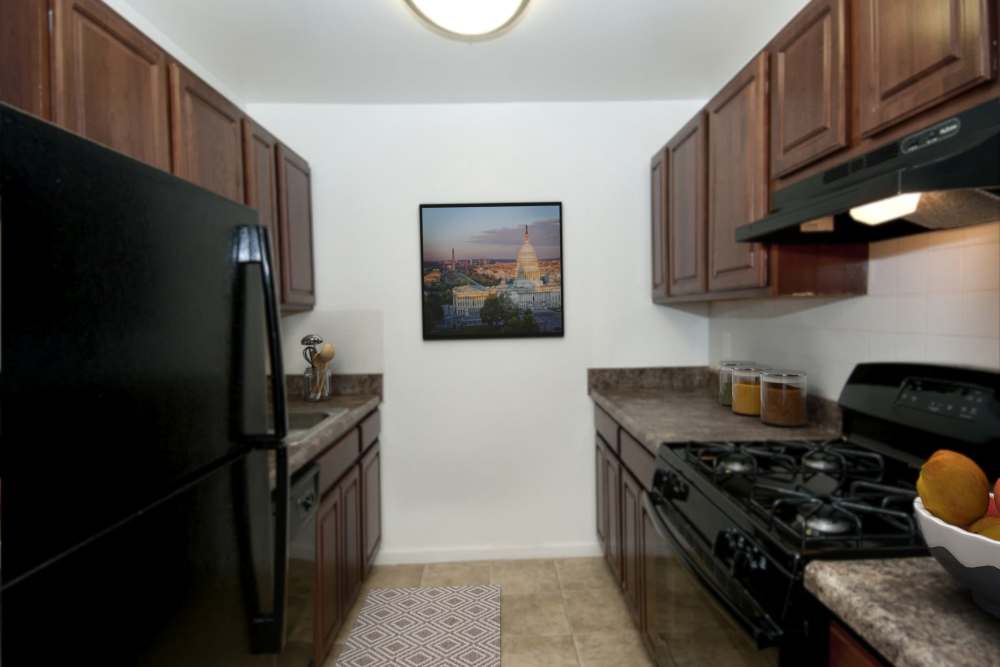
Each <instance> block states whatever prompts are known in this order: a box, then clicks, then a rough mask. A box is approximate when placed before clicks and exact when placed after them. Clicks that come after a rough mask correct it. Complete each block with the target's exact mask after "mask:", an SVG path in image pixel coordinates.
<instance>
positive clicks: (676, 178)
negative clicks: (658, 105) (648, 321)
mask: <svg viewBox="0 0 1000 667" xmlns="http://www.w3.org/2000/svg"><path fill="white" fill-rule="evenodd" d="M706 134H707V131H706V120H705V114H704V113H699V114H698V115H697V116H696V117H695V118H694V119H692V120H691V121H690V122H689V123H688V124H687V125H685V126H684V128H683V129H682V130H681V131H680V132H678V133H677V134H676V135H675V136H674V138H673V139H671V140H670V143H669V144H667V149H668V152H669V156H670V159H669V160H668V162H667V179H668V183H669V187H668V189H667V201H666V209H667V244H668V248H669V249H670V255H669V257H668V261H667V270H668V274H667V275H668V276H669V281H668V282H669V284H668V291H669V292H670V296H681V295H685V294H702V293H703V292H705V290H706V289H707V284H708V283H707V269H706V264H707V262H706V240H705V239H706V231H707V229H708V226H707V225H708V222H707V220H708V218H707V205H708V201H707V196H708V194H707V191H706V189H705V187H706V166H705V158H706V152H707V150H708V142H707V141H706Z"/></svg>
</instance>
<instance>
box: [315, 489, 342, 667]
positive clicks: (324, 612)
mask: <svg viewBox="0 0 1000 667" xmlns="http://www.w3.org/2000/svg"><path fill="white" fill-rule="evenodd" d="M343 544H344V510H343V501H342V498H341V493H340V487H334V488H333V489H331V490H330V491H329V492H327V494H326V495H325V496H324V497H323V501H322V502H321V503H320V506H319V517H318V519H317V522H316V564H317V569H318V570H317V576H316V641H315V643H316V664H317V665H322V664H323V661H324V660H325V659H326V656H327V655H328V654H329V652H330V650H331V649H332V648H333V642H334V640H335V639H336V638H337V632H338V631H339V630H340V625H341V622H342V621H343V614H344V612H343V611H342V608H341V604H340V601H341V598H342V597H343V596H342V595H341V576H339V575H340V572H341V571H342V570H343V563H344V555H343V554H344V550H343Z"/></svg>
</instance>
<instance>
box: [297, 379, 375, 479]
mask: <svg viewBox="0 0 1000 667" xmlns="http://www.w3.org/2000/svg"><path fill="white" fill-rule="evenodd" d="M381 401H382V399H381V398H380V397H379V396H376V395H371V394H349V395H334V396H333V398H331V399H330V400H328V401H318V402H308V401H304V400H301V399H290V400H289V401H288V412H289V414H291V413H295V412H325V411H330V410H336V409H338V408H343V409H346V412H344V413H342V414H339V415H337V417H336V419H328V420H326V421H325V422H323V423H322V424H321V425H320V427H319V428H315V429H312V430H310V431H308V432H307V433H306V434H304V435H305V437H303V438H302V439H299V440H294V441H291V440H287V439H286V442H287V443H288V474H289V475H294V474H295V473H296V472H297V471H298V470H299V469H301V468H302V467H303V466H305V465H306V464H307V463H309V462H310V461H312V460H313V459H314V458H316V456H317V455H319V454H320V453H321V452H322V451H323V450H324V449H326V448H327V447H329V446H330V445H332V444H333V443H334V442H336V440H337V439H338V438H339V437H341V436H342V435H344V434H345V433H347V432H348V431H350V430H351V429H352V428H354V427H356V426H357V425H358V424H359V423H361V420H362V419H364V418H365V417H366V416H367V415H368V413H370V412H371V411H372V410H374V409H375V408H377V407H378V405H379V403H380V402H381Z"/></svg>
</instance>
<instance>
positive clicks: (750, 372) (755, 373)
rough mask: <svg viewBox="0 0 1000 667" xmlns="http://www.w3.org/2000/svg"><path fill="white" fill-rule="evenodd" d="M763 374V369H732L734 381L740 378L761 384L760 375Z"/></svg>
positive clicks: (751, 367) (745, 367)
mask: <svg viewBox="0 0 1000 667" xmlns="http://www.w3.org/2000/svg"><path fill="white" fill-rule="evenodd" d="M762 372H763V370H762V369H760V368H754V367H753V366H743V367H740V368H733V369H732V373H733V379H734V380H735V379H736V378H737V377H739V378H740V379H743V380H755V381H756V382H760V375H761V373H762ZM756 382H755V384H756Z"/></svg>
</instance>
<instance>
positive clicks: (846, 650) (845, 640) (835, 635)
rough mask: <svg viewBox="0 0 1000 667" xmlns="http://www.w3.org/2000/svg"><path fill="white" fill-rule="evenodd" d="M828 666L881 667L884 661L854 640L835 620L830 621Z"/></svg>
mask: <svg viewBox="0 0 1000 667" xmlns="http://www.w3.org/2000/svg"><path fill="white" fill-rule="evenodd" d="M827 664H828V665H829V667H882V666H883V665H885V664H886V663H885V662H883V661H882V660H881V658H879V657H877V656H876V655H875V654H873V653H872V652H871V651H869V650H868V649H867V648H866V647H865V646H864V645H863V644H862V643H861V642H859V641H858V640H856V639H855V638H854V637H852V636H851V634H850V633H849V632H848V631H847V630H845V629H844V628H843V626H841V625H840V623H838V622H837V621H830V655H829V660H828V663H827Z"/></svg>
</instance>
